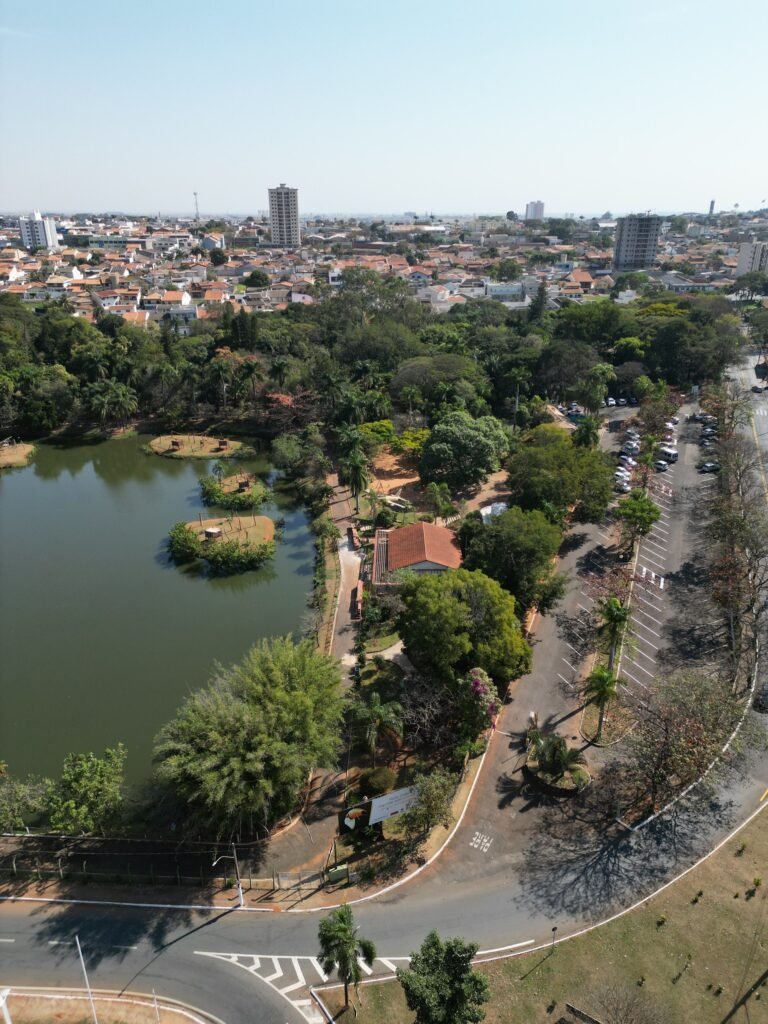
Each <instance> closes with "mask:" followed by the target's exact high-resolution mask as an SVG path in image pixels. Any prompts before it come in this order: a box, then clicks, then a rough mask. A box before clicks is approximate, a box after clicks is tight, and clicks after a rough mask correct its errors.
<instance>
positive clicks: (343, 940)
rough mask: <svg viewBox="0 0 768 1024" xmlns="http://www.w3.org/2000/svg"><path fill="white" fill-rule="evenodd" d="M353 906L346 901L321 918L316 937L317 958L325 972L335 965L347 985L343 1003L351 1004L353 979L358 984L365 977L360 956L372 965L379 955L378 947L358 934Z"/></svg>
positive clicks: (327, 972)
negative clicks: (377, 953)
mask: <svg viewBox="0 0 768 1024" xmlns="http://www.w3.org/2000/svg"><path fill="white" fill-rule="evenodd" d="M357 931H358V929H357V927H356V925H355V920H354V918H353V916H352V910H351V909H350V907H349V906H348V905H347V904H346V903H344V904H342V905H341V906H340V907H339V908H338V909H337V910H333V911H331V913H330V914H329V915H328V917H326V918H325V920H324V921H321V922H320V928H319V930H318V933H317V938H318V941H319V943H320V955H319V956H318V960H319V961H320V966H321V967H322V969H323V971H325V973H326V974H330V973H331V971H333V970H334V969H335V970H336V971H337V973H338V975H339V979H340V980H341V982H342V983H343V985H344V1005H345V1006H349V985H350V982H351V983H352V984H353V985H355V986H357V985H359V984H360V981H361V980H362V977H363V972H362V968H361V967H360V964H359V962H358V957H359V958H360V960H362V961H363V963H365V964H367V965H368V966H369V967H371V966H372V965H373V961H374V960H375V959H376V947H375V946H374V944H373V943H372V942H371V940H370V939H363V938H359V937H358V934H357Z"/></svg>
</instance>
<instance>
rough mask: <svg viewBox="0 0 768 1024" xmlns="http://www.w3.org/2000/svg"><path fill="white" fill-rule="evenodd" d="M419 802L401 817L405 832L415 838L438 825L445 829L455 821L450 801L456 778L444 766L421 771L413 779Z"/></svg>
mask: <svg viewBox="0 0 768 1024" xmlns="http://www.w3.org/2000/svg"><path fill="white" fill-rule="evenodd" d="M414 785H415V786H416V803H415V804H414V805H413V807H410V808H409V809H408V810H407V811H405V812H404V813H403V814H402V815H401V816H400V825H401V827H402V829H403V831H404V832H405V833H406V834H407V835H409V836H413V837H418V836H424V835H426V834H427V833H428V832H429V831H430V830H431V829H433V828H434V827H435V825H442V826H443V828H448V826H449V825H450V824H451V822H452V821H453V814H452V812H451V803H452V801H453V794H454V792H455V791H456V779H455V777H454V776H453V775H450V774H449V773H448V772H447V771H446V770H445V769H444V768H435V769H433V770H432V771H431V772H429V773H427V774H420V775H417V776H416V779H415V780H414Z"/></svg>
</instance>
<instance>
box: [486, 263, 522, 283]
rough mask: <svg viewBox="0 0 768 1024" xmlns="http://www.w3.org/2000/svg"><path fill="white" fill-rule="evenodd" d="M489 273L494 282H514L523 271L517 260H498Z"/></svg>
mask: <svg viewBox="0 0 768 1024" xmlns="http://www.w3.org/2000/svg"><path fill="white" fill-rule="evenodd" d="M489 273H490V275H491V277H492V278H493V279H494V281H516V280H517V279H518V278H519V277H521V276H522V273H523V270H522V267H521V266H520V264H519V263H518V262H517V260H510V259H505V260H499V262H498V263H494V264H493V266H492V267H491V268H490V270H489Z"/></svg>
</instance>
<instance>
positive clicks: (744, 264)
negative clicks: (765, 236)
mask: <svg viewBox="0 0 768 1024" xmlns="http://www.w3.org/2000/svg"><path fill="white" fill-rule="evenodd" d="M755 270H757V271H760V272H762V273H763V274H768V242H742V243H741V245H740V246H739V261H738V263H737V264H736V277H743V275H744V274H751V273H752V272H753V271H755Z"/></svg>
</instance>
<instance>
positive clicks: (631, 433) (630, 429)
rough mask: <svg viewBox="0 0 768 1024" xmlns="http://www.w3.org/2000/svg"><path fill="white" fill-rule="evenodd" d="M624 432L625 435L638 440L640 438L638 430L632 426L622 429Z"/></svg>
mask: <svg viewBox="0 0 768 1024" xmlns="http://www.w3.org/2000/svg"><path fill="white" fill-rule="evenodd" d="M624 433H625V434H626V435H627V437H634V438H636V439H637V440H638V441H639V440H640V431H639V430H635V428H634V427H627V429H626V430H625V431H624Z"/></svg>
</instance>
